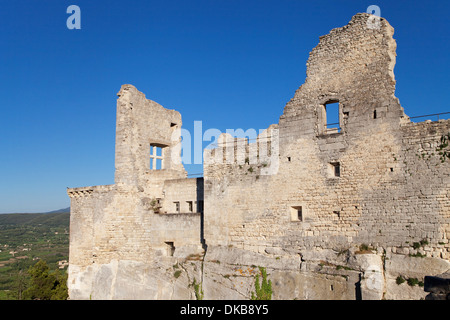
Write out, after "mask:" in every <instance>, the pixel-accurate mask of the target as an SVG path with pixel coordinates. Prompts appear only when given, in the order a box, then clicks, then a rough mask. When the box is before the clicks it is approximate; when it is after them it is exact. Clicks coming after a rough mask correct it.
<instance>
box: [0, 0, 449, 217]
mask: <svg viewBox="0 0 450 320" xmlns="http://www.w3.org/2000/svg"><path fill="white" fill-rule="evenodd" d="M0 4H1V5H0V96H1V100H0V110H1V116H0V212H2V213H5V212H42V211H50V210H55V209H59V208H62V207H67V206H69V203H70V202H69V198H68V196H67V195H66V187H81V186H90V185H104V184H112V183H114V142H115V115H116V114H115V112H116V99H117V96H116V93H117V92H118V90H119V89H120V86H121V85H122V84H125V83H130V84H133V85H135V86H136V87H137V88H138V89H139V90H140V91H142V92H144V93H145V94H146V96H147V98H149V99H152V100H154V101H157V102H158V103H160V104H162V105H163V106H164V107H166V108H171V109H177V110H178V111H180V112H181V114H182V116H183V124H184V127H186V128H187V129H188V130H192V127H193V122H194V121H195V120H201V121H203V129H204V130H206V129H208V128H218V129H220V130H222V131H225V130H226V129H227V128H233V129H234V128H236V129H237V128H243V129H244V130H246V129H248V128H255V129H263V128H266V127H268V126H269V125H270V124H272V123H277V122H278V119H279V116H280V115H281V114H282V112H283V108H284V105H285V104H286V102H288V101H289V99H291V98H292V96H293V95H294V92H295V90H296V89H297V88H298V87H299V86H300V85H301V84H302V83H303V82H304V81H305V72H306V61H307V59H308V55H309V52H310V51H311V50H312V48H313V47H315V46H316V45H317V44H318V41H319V36H321V35H324V34H327V33H328V32H329V31H330V30H331V29H333V28H335V27H341V26H343V25H345V24H347V23H348V21H350V19H351V17H352V16H353V15H354V14H356V13H358V12H365V11H366V9H367V7H368V6H369V5H371V4H375V5H378V6H379V7H380V9H381V16H382V17H384V18H386V19H387V20H388V21H389V22H390V24H391V25H392V26H393V27H394V28H395V34H394V38H395V39H396V40H397V64H396V67H395V70H394V72H395V76H396V80H397V91H396V96H397V97H398V98H399V99H400V103H401V104H402V106H403V107H404V108H405V111H406V113H407V114H408V115H409V116H414V115H421V114H427V113H437V112H446V111H450V110H449V109H450V108H449V107H448V97H447V96H448V92H449V89H448V88H449V85H450V82H449V78H448V74H449V71H450V68H449V61H448V57H449V49H450V44H449V31H450V30H449V29H450V28H449V26H450V24H449V17H448V14H449V12H450V2H449V1H443V0H440V1H392V0H390V1H363V0H354V1H351V0H341V1H337V0H318V1H300V0H289V1H286V0H281V1H280V0H277V1H275V0H273V1H265V0H258V1H253V0H251V1H247V0H240V1H237V0H203V1H197V0H190V1H170V0H169V1H167V0H164V1H151V0H149V1H144V0H142V1H137V0H130V1H116V0H109V1H100V0H95V1H93V0H89V1H87V0H71V1H66V0H46V1H36V0H10V1H6V0H0ZM71 4H75V5H78V6H79V7H80V8H81V30H69V29H67V27H66V20H67V18H68V17H69V14H67V13H66V9H67V7H68V6H69V5H71ZM199 170H201V166H200V168H198V166H197V167H195V166H188V171H189V172H191V173H193V172H196V171H199Z"/></svg>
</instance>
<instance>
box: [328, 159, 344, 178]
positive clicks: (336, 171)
mask: <svg viewBox="0 0 450 320" xmlns="http://www.w3.org/2000/svg"><path fill="white" fill-rule="evenodd" d="M328 176H329V177H330V178H335V177H340V176H341V165H340V163H339V162H331V163H329V164H328Z"/></svg>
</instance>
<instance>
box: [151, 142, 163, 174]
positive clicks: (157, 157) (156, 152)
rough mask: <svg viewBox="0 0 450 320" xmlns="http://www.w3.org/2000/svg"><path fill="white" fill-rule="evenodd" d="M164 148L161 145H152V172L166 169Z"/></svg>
mask: <svg viewBox="0 0 450 320" xmlns="http://www.w3.org/2000/svg"><path fill="white" fill-rule="evenodd" d="M164 148H165V146H163V145H160V144H150V170H161V169H164V152H163V149H164Z"/></svg>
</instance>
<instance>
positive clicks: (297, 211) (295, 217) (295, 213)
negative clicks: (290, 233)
mask: <svg viewBox="0 0 450 320" xmlns="http://www.w3.org/2000/svg"><path fill="white" fill-rule="evenodd" d="M290 213H291V221H303V207H302V206H292V207H291V209H290Z"/></svg>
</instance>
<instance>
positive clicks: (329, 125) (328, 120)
mask: <svg viewBox="0 0 450 320" xmlns="http://www.w3.org/2000/svg"><path fill="white" fill-rule="evenodd" d="M324 108H325V110H324V111H325V133H327V134H330V133H339V132H341V125H340V118H339V101H334V100H333V101H330V102H328V103H326V104H325V105H324Z"/></svg>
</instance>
